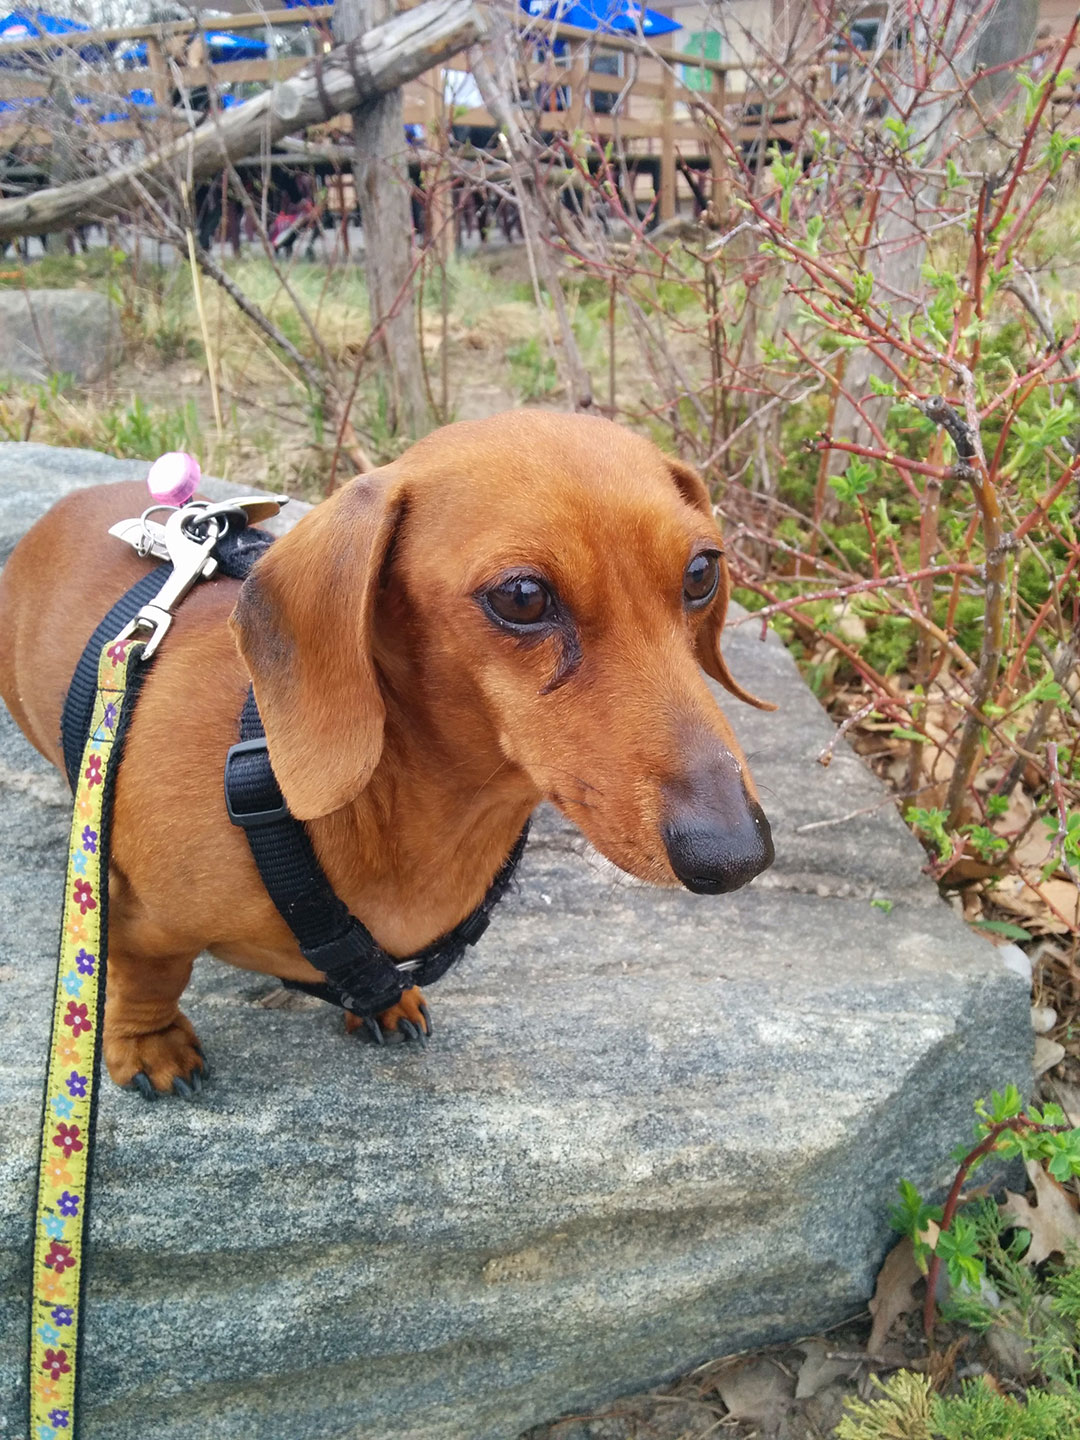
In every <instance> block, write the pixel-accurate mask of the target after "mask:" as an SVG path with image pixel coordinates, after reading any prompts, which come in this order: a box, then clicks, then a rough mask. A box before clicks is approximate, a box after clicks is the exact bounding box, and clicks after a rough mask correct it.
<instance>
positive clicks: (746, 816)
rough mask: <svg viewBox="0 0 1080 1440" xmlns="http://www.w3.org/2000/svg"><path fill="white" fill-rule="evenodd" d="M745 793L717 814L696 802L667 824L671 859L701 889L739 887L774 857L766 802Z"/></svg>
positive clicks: (683, 876) (691, 886) (692, 885)
mask: <svg viewBox="0 0 1080 1440" xmlns="http://www.w3.org/2000/svg"><path fill="white" fill-rule="evenodd" d="M740 798H741V803H740V804H735V805H732V804H727V805H724V806H722V807H720V808H718V810H717V811H716V812H715V813H713V814H711V815H704V814H702V810H701V806H700V804H699V805H696V806H693V807H692V808H691V809H690V810H689V811H688V812H684V813H683V814H682V815H679V814H672V815H671V816H670V818H669V819H668V820H667V822H666V823H665V824H664V826H663V829H662V832H661V833H662V835H663V840H664V849H665V850H666V851H667V857H668V862H669V864H670V865H671V868H672V870H674V871H675V874H676V875H677V876H678V877H679V879H680V880H681V881H682V883H683V884H684V885H685V886H686V888H687V889H688V890H693V891H694V893H695V894H696V895H723V894H726V893H727V891H729V890H738V889H739V887H740V886H741V885H746V884H747V883H748V882H749V881H751V880H752V879H753V878H754V876H755V875H760V874H761V872H762V870H767V869H768V868H769V866H770V865H771V864H772V862H773V842H772V831H771V830H770V829H769V822H768V820H766V819H765V814H764V812H763V810H762V808H761V806H760V805H758V804H757V802H756V801H754V800H751V799H750V798H749V797H748V796H747V795H746V794H745V793H743V795H742V796H741V797H740Z"/></svg>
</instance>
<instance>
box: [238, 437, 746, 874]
mask: <svg viewBox="0 0 1080 1440" xmlns="http://www.w3.org/2000/svg"><path fill="white" fill-rule="evenodd" d="M728 591H729V581H728V572H727V566H726V564H725V561H724V553H723V543H722V541H721V538H720V533H719V531H718V529H717V526H716V522H715V520H714V518H713V513H712V506H711V505H710V503H709V498H708V494H707V492H706V490H705V486H704V484H703V483H702V481H701V479H700V478H699V476H698V475H697V474H695V472H694V471H693V470H691V469H689V468H688V467H687V466H685V465H683V464H681V463H680V462H679V461H675V460H671V459H670V458H669V457H667V456H665V455H663V454H662V453H661V452H660V451H659V450H658V449H657V448H656V447H655V446H654V445H652V444H651V443H650V442H649V441H647V440H645V439H643V438H641V437H640V436H637V435H634V434H633V433H631V432H630V431H627V430H624V429H622V428H621V427H619V426H617V425H614V424H612V423H611V422H609V421H606V420H600V419H594V418H587V417H582V416H567V415H555V414H549V413H544V412H538V411H530V412H515V413H512V414H508V415H502V416H498V417H495V418H493V419H490V420H482V421H476V422H468V423H463V424H458V425H452V426H449V427H447V428H446V429H443V430H439V431H437V432H436V433H435V434H433V435H431V436H429V437H428V438H427V439H425V440H422V441H421V442H420V443H419V444H417V445H414V446H413V447H412V449H410V450H409V451H408V452H407V453H406V454H405V455H404V456H403V457H402V458H401V459H400V460H398V461H396V462H395V463H394V464H392V465H389V466H387V467H386V468H385V469H382V470H379V471H376V472H375V473H373V474H371V475H365V476H362V477H360V478H359V479H356V480H354V481H352V482H351V483H350V484H348V485H346V486H344V487H343V488H342V489H341V490H339V491H338V492H337V493H336V494H335V495H333V496H332V497H331V498H330V499H329V500H327V501H325V502H324V503H323V504H322V505H320V506H318V507H317V508H316V509H315V510H313V511H312V512H311V514H310V515H308V516H306V517H305V518H304V519H303V520H302V521H301V522H300V523H299V524H298V525H297V527H296V528H295V530H293V531H292V532H291V533H290V534H288V535H287V536H285V537H284V538H283V539H281V540H279V541H278V542H277V543H276V544H275V545H274V546H272V547H271V549H270V550H269V551H268V553H267V554H266V555H265V556H264V558H263V559H262V560H260V561H259V563H258V565H257V566H256V567H255V569H254V571H253V572H252V574H251V576H250V578H249V579H248V580H247V581H246V583H245V584H244V587H243V589H242V591H241V595H240V600H239V603H238V605H237V607H236V612H235V614H234V617H233V625H234V628H235V631H236V635H237V639H238V643H239V646H240V650H241V652H242V654H243V656H244V659H245V661H246V663H247V665H248V668H249V670H250V671H251V675H252V679H253V682H254V686H255V694H256V698H257V700H258V704H259V709H260V711H261V713H262V716H263V721H264V724H265V726H266V733H267V739H268V742H269V748H270V758H271V761H272V763H273V767H274V771H275V774H276V775H277V778H278V781H279V783H280V785H281V788H282V791H283V793H284V795H285V798H286V800H287V801H288V803H289V807H290V809H291V810H292V813H293V814H294V815H296V816H297V817H298V818H300V819H313V818H315V817H317V816H320V815H325V814H328V813H330V812H331V811H333V810H336V809H339V808H340V807H342V806H343V805H346V804H348V803H349V802H350V801H351V800H353V799H355V797H356V796H357V795H358V794H359V793H360V791H361V790H362V789H363V788H364V786H365V785H366V784H367V783H368V782H369V780H370V778H371V776H372V774H373V773H374V771H375V769H376V767H377V766H378V765H379V763H380V760H381V759H382V758H383V751H384V727H385V724H386V712H387V704H388V703H391V704H392V707H393V711H394V714H395V715H403V716H404V717H405V718H406V722H407V717H408V715H409V712H410V707H412V710H413V711H414V713H415V714H417V715H418V716H422V717H423V723H424V724H425V725H426V726H428V727H430V729H431V732H432V734H433V735H436V736H437V737H438V741H439V746H438V753H437V754H433V756H432V766H433V770H434V769H437V768H438V767H439V766H445V765H446V764H447V757H448V756H449V757H454V755H455V754H457V755H458V756H459V757H460V759H461V763H462V764H463V765H464V764H466V762H467V760H468V757H469V754H472V755H475V757H476V760H477V762H478V763H479V764H482V765H487V766H488V767H489V768H490V766H491V764H492V762H493V763H494V765H495V767H496V769H497V770H499V771H500V772H501V773H502V775H503V778H504V779H505V775H506V773H507V771H509V772H511V773H513V774H517V775H519V776H520V777H521V778H522V780H523V782H525V783H526V784H527V785H529V786H531V787H532V789H533V791H534V793H535V792H538V793H539V794H540V795H542V796H544V797H546V798H547V799H549V800H551V801H553V802H554V803H555V804H556V805H557V806H558V807H559V809H561V810H562V811H563V812H564V813H565V814H566V815H567V816H569V817H570V819H572V820H573V821H574V823H575V824H576V825H578V826H579V827H580V829H581V830H583V831H584V832H585V834H586V835H587V836H588V838H589V839H590V840H591V841H592V842H593V843H594V844H595V845H596V846H597V848H598V849H599V850H600V851H601V852H602V853H603V854H604V855H606V856H607V857H608V858H609V859H610V860H612V861H614V862H615V864H617V865H619V866H620V867H621V868H622V869H624V870H627V871H629V872H630V873H631V874H633V875H636V876H638V877H640V878H641V879H644V880H648V881H651V882H653V883H655V884H661V885H663V884H668V885H670V884H673V883H674V882H675V881H676V880H677V881H679V882H681V883H682V884H684V885H686V886H687V887H688V888H690V889H691V890H695V891H700V892H705V893H714V892H718V891H725V890H733V889H735V888H737V887H738V886H740V885H743V884H745V883H746V882H747V881H748V880H750V879H752V878H753V876H755V875H756V874H758V873H759V872H760V871H761V870H763V869H765V867H766V866H768V865H769V864H770V863H771V861H772V858H773V851H772V840H771V837H770V833H769V826H768V823H767V821H766V819H765V816H764V814H763V813H762V810H761V807H760V805H759V804H758V800H757V794H756V791H755V789H754V783H753V780H752V778H751V776H750V773H749V770H748V769H747V766H746V762H745V760H744V758H743V756H742V753H741V751H740V750H739V746H738V743H737V742H736V740H735V737H734V735H733V734H732V732H731V729H730V727H729V725H728V722H727V720H726V719H725V717H724V715H723V713H722V712H721V710H720V709H719V707H718V706H717V704H716V702H715V700H714V698H713V696H712V694H711V692H710V691H709V688H708V686H707V685H706V683H705V680H704V678H703V676H702V673H701V672H702V670H703V669H704V670H705V671H706V672H707V673H708V674H709V675H711V676H713V678H714V679H716V680H718V681H719V682H720V683H721V684H722V685H723V686H724V687H725V688H726V689H727V690H729V691H730V692H731V693H732V694H734V695H736V696H737V697H738V698H739V699H741V700H745V701H748V702H749V703H750V704H754V705H760V704H761V703H762V702H760V701H757V700H755V699H754V698H753V697H752V696H750V695H748V694H747V693H746V692H745V691H744V690H742V689H741V688H740V686H739V685H737V684H736V682H735V681H734V679H733V678H732V676H731V674H730V673H729V671H728V668H727V665H726V664H725V662H724V659H723V656H722V655H721V651H720V637H721V631H722V629H723V625H724V613H725V611H726V609H727V603H728ZM766 708H771V707H766ZM451 763H453V761H452V760H451Z"/></svg>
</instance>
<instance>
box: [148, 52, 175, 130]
mask: <svg viewBox="0 0 1080 1440" xmlns="http://www.w3.org/2000/svg"><path fill="white" fill-rule="evenodd" d="M146 58H147V61H148V62H149V66H150V88H151V90H153V92H154V108H155V109H156V111H157V116H156V119H157V122H158V123H157V126H156V127H155V128H156V129H157V131H158V133H159V135H160V136H161V139H162V141H164V140H167V139H168V138H169V136H170V135H171V134H172V131H173V127H172V125H170V124H169V119H168V117H169V116H170V115H171V114H172V81H171V80H170V79H169V67H168V65H167V64H166V63H165V52H164V51H163V50H162V48H161V41H160V40H159V39H158V38H157V36H155V35H151V36H150V37H149V38H148V39H147V42H146Z"/></svg>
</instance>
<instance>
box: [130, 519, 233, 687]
mask: <svg viewBox="0 0 1080 1440" xmlns="http://www.w3.org/2000/svg"><path fill="white" fill-rule="evenodd" d="M192 520H195V521H197V522H199V523H200V525H201V524H202V523H205V525H206V534H205V535H203V536H197V535H192V534H189V533H188V526H189V524H190V522H191V521H192ZM222 529H223V527H222V525H221V524H220V523H219V521H218V519H217V517H216V516H213V515H210V516H207V515H205V513H204V507H203V506H202V505H200V504H196V505H185V506H184V507H183V508H182V509H180V510H174V511H173V512H172V514H171V515H170V516H169V518H168V520H166V522H165V533H164V537H163V541H164V546H165V550H166V553H167V555H168V558H169V560H170V561H171V562H172V567H173V571H172V574H171V575H170V576H169V578H168V579H167V580H166V581H165V584H164V585H163V586H162V587H161V589H160V590H159V591H158V593H157V594H156V595H155V596H154V598H153V599H152V600H150V601H148V602H147V603H146V604H145V605H144V606H143V607H142V609H141V610H140V611H139V612H138V614H137V615H136V616H135V618H134V619H133V620H131V621H130V622H129V623H128V624H127V625H125V626H124V628H123V630H121V632H120V634H119V635H117V637H116V638H117V640H127V639H129V638H130V637H131V636H133V635H135V634H136V633H138V632H139V631H144V630H146V631H149V632H150V638H149V639H148V640H147V642H146V648H145V650H144V651H143V653H142V659H143V660H149V659H150V657H151V656H152V655H153V654H154V651H155V650H156V649H157V647H158V646H159V645H160V644H161V641H162V637H163V636H164V634H165V632H166V630H168V628H169V626H170V625H171V624H172V618H173V611H174V610H175V609H176V607H177V605H179V603H180V601H181V600H183V598H184V596H185V595H186V594H187V593H188V591H189V590H190V589H191V588H192V586H194V585H195V584H197V582H198V581H199V580H202V579H207V580H208V579H209V578H210V576H211V575H213V573H214V571H215V570H216V569H217V564H218V562H217V561H216V560H215V559H214V556H213V554H212V551H213V549H214V546H215V545H216V544H217V542H218V540H219V539H220V538H221V534H222Z"/></svg>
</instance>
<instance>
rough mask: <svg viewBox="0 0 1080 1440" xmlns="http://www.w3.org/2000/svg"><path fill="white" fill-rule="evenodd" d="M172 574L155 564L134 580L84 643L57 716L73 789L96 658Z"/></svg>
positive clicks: (87, 725)
mask: <svg viewBox="0 0 1080 1440" xmlns="http://www.w3.org/2000/svg"><path fill="white" fill-rule="evenodd" d="M171 574H172V566H171V565H158V566H157V567H156V568H155V569H153V570H148V571H147V572H146V574H145V575H144V576H143V577H142V578H141V579H140V580H137V581H136V582H135V584H134V585H133V586H132V587H131V589H130V590H129V591H128V592H127V594H126V595H121V597H120V599H119V600H118V601H117V602H116V604H115V605H114V606H113V607H112V609H111V610H110V611H109V613H108V614H107V615H106V616H105V618H104V620H102V622H101V624H100V625H99V626H98V627H97V629H96V630H95V631H94V633H93V635H91V636H90V639H89V640H88V641H87V642H86V648H85V649H84V650H83V653H82V655H80V657H79V663H78V665H77V666H76V667H75V674H74V675H73V676H72V677H71V684H70V686H69V687H68V693H67V695H66V697H65V699H64V710H63V714H62V715H61V717H60V740H61V743H62V744H63V747H64V769H65V770H66V771H67V778H68V784H69V785H70V786H71V789H72V791H73V792H74V790H75V781H76V780H77V779H78V775H79V764H80V762H81V760H82V753H83V746H84V745H85V744H86V737H87V735H88V734H89V733H90V716H91V714H92V713H93V709H94V696H95V694H96V693H97V674H98V661H99V660H100V659H101V650H102V647H103V646H104V645H105V643H106V641H108V640H111V639H112V638H113V637H114V636H115V635H119V634H120V631H121V630H123V628H124V626H125V625H127V624H129V623H130V621H132V620H134V619H135V616H136V615H137V614H138V613H139V611H140V610H141V609H142V607H143V606H144V605H148V604H149V603H150V601H151V600H153V598H154V596H155V595H156V594H157V593H158V591H159V590H160V589H161V587H162V586H163V585H164V584H165V581H166V580H167V579H168V578H169V576H170V575H171Z"/></svg>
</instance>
